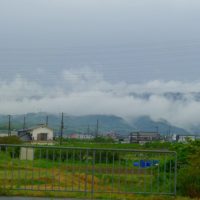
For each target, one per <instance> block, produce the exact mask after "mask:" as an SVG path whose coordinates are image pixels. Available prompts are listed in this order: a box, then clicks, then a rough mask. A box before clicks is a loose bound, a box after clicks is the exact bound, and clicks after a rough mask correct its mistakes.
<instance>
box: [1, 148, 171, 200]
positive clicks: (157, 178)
mask: <svg viewBox="0 0 200 200" xmlns="http://www.w3.org/2000/svg"><path fill="white" fill-rule="evenodd" d="M52 151H53V150H52V149H49V150H47V149H45V150H43V149H42V150H41V149H39V150H38V149H36V150H35V151H34V160H21V159H19V155H20V154H19V149H18V148H10V149H7V151H2V152H1V153H0V158H1V159H0V185H1V190H0V191H1V192H3V193H5V194H6V193H8V194H10V193H12V194H14V195H22V194H27V195H28V193H30V192H29V191H28V190H33V191H34V194H35V195H36V194H38V195H39V196H46V195H47V196H49V195H50V194H51V193H52V192H51V191H55V192H54V193H56V195H57V196H60V195H61V196H62V192H63V191H65V195H66V196H69V195H70V196H73V197H74V196H75V197H81V198H83V197H84V198H87V197H88V196H91V195H92V196H93V197H95V198H100V199H102V198H103V199H105V198H106V197H107V196H109V198H111V197H112V198H113V199H116V198H118V197H119V196H120V199H121V198H122V196H123V198H125V199H127V198H133V196H134V195H133V194H132V195H128V194H129V193H137V192H142V193H152V192H153V193H162V192H163V193H164V192H165V193H166V192H167V193H171V192H173V174H172V173H170V172H167V171H165V172H163V170H162V169H161V167H160V166H159V167H160V168H158V166H152V167H151V168H138V167H134V166H133V160H135V161H136V160H137V161H138V160H139V159H140V158H138V154H131V153H130V152H123V153H122V154H119V153H114V152H107V153H106V154H105V152H104V150H102V151H99V152H96V153H95V154H94V155H95V158H94V157H92V156H94V155H93V154H92V152H93V151H92V152H87V154H86V151H85V150H84V151H81V150H76V151H71V150H69V149H68V151H65V150H63V151H60V150H57V151H55V150H54V152H52ZM52 155H53V157H52ZM140 156H142V157H144V155H140ZM148 156H150V155H148ZM151 159H152V160H153V159H159V160H160V165H161V163H162V161H163V159H164V158H163V157H162V156H161V155H157V156H155V155H154V156H152V157H151ZM163 167H164V166H163ZM158 169H159V171H158ZM164 179H165V181H164ZM18 190H19V191H18ZM111 193H116V194H112V195H111ZM120 193H121V194H120ZM122 193H123V194H122ZM124 194H126V195H124ZM51 195H53V194H51ZM126 196H128V197H126Z"/></svg>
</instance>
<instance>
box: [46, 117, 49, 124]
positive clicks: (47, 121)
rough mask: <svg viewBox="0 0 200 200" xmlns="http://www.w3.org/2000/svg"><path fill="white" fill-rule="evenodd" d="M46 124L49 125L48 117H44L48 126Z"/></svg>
mask: <svg viewBox="0 0 200 200" xmlns="http://www.w3.org/2000/svg"><path fill="white" fill-rule="evenodd" d="M48 124H49V117H48V115H47V116H46V126H48Z"/></svg>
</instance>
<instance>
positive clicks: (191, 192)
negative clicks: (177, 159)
mask: <svg viewBox="0 0 200 200" xmlns="http://www.w3.org/2000/svg"><path fill="white" fill-rule="evenodd" d="M192 144H193V146H192V147H193V148H191V149H190V151H189V154H188V155H187V156H186V158H187V162H186V165H185V166H184V167H182V168H180V170H179V174H178V190H179V192H180V193H181V194H182V195H186V196H190V197H192V198H194V197H197V198H200V146H196V145H197V144H199V143H198V142H191V143H190V147H191V145H192ZM188 150H189V149H188ZM194 150H195V152H194Z"/></svg>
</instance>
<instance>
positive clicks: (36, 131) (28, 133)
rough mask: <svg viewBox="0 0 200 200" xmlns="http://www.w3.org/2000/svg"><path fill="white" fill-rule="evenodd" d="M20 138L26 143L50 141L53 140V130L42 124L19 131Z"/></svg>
mask: <svg viewBox="0 0 200 200" xmlns="http://www.w3.org/2000/svg"><path fill="white" fill-rule="evenodd" d="M18 136H19V137H20V138H21V139H22V140H24V141H50V140H53V129H51V128H49V127H47V126H46V125H43V124H41V125H38V126H36V127H32V128H28V129H22V130H19V131H18Z"/></svg>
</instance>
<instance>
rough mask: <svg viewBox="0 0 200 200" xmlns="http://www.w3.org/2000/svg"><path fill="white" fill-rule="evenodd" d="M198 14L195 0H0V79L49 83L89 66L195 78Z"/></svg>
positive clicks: (141, 78)
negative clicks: (65, 71) (72, 69)
mask: <svg viewBox="0 0 200 200" xmlns="http://www.w3.org/2000/svg"><path fill="white" fill-rule="evenodd" d="M199 21H200V2H199V1H198V0H17V1H16V0H0V72H1V75H0V78H1V79H8V78H9V77H10V79H13V77H14V76H15V75H16V74H21V75H22V76H23V77H28V78H29V79H32V80H37V81H40V82H45V83H47V84H49V83H53V82H55V81H57V79H59V74H60V73H61V72H62V71H63V70H64V69H68V68H81V67H85V66H89V67H91V68H93V69H96V70H98V71H99V72H102V73H104V75H105V77H106V78H107V79H108V80H112V81H119V80H123V81H128V82H145V81H149V80H154V79H161V80H181V81H193V80H199V74H200V64H199V63H200V56H199V55H200V26H199ZM44 71H45V73H46V76H44V74H42V75H41V76H39V74H41V72H44ZM36 77H37V78H36ZM41 79H42V81H41Z"/></svg>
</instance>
